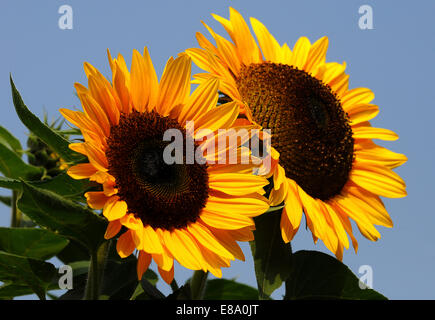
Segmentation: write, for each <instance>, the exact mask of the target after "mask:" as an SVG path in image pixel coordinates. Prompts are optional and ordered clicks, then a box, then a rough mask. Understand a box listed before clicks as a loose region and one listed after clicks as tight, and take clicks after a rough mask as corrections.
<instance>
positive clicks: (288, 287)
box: [284, 242, 293, 300]
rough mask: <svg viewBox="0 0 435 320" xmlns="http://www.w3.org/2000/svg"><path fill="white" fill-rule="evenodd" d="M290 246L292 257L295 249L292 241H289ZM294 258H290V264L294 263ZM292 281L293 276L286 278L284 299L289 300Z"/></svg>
mask: <svg viewBox="0 0 435 320" xmlns="http://www.w3.org/2000/svg"><path fill="white" fill-rule="evenodd" d="M288 247H289V251H290V257H292V256H293V250H292V243H291V242H289V243H288ZM292 260H293V259H290V264H292V263H293V262H292ZM291 267H292V266H291V265H290V266H289V268H290V269H291ZM291 282H292V278H291V275H290V276H289V277H288V278H287V279H286V280H285V283H284V284H285V294H284V300H289V295H288V293H289V291H290V285H291Z"/></svg>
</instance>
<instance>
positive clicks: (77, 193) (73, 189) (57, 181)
mask: <svg viewBox="0 0 435 320" xmlns="http://www.w3.org/2000/svg"><path fill="white" fill-rule="evenodd" d="M27 183H28V184H29V185H32V186H34V187H36V188H39V189H44V190H48V191H52V192H54V193H56V194H58V195H61V196H64V197H67V198H79V197H81V196H83V194H84V193H85V192H86V191H87V190H89V189H90V184H89V181H87V180H75V179H73V178H71V177H70V176H68V174H67V173H61V174H59V175H57V176H56V177H54V178H49V179H46V180H43V181H28V182H27ZM0 187H3V188H7V189H11V190H17V191H22V184H21V181H20V180H18V179H11V178H6V177H0Z"/></svg>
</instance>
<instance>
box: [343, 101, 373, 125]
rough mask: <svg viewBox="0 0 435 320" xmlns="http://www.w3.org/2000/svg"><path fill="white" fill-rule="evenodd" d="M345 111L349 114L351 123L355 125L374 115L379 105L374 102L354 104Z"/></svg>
mask: <svg viewBox="0 0 435 320" xmlns="http://www.w3.org/2000/svg"><path fill="white" fill-rule="evenodd" d="M345 111H346V112H347V114H348V115H349V118H350V123H351V125H355V124H358V123H362V122H365V121H369V120H371V119H373V118H374V117H376V116H377V115H378V113H379V107H378V106H376V105H374V104H356V105H352V106H351V107H350V108H349V109H347V110H345Z"/></svg>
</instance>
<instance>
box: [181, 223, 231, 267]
mask: <svg viewBox="0 0 435 320" xmlns="http://www.w3.org/2000/svg"><path fill="white" fill-rule="evenodd" d="M187 230H188V231H189V232H190V234H191V235H192V236H193V237H194V238H195V239H196V241H198V242H199V243H200V244H202V245H203V246H204V247H206V248H208V249H209V250H211V251H213V252H214V253H216V254H218V255H220V256H222V257H225V258H228V259H232V260H234V256H233V255H232V254H231V253H230V252H229V251H228V250H227V249H226V248H225V247H224V246H222V244H220V243H219V241H217V239H216V237H215V236H214V235H213V234H212V233H211V232H210V230H209V229H208V228H207V227H206V226H204V225H203V224H201V223H198V222H197V223H192V224H190V225H189V226H188V227H187Z"/></svg>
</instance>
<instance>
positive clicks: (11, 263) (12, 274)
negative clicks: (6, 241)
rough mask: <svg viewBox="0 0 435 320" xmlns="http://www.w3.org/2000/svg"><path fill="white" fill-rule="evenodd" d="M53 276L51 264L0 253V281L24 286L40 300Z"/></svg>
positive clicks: (54, 272)
mask: <svg viewBox="0 0 435 320" xmlns="http://www.w3.org/2000/svg"><path fill="white" fill-rule="evenodd" d="M55 274H56V268H55V267H54V266H53V265H52V264H51V263H48V262H45V261H41V260H36V259H32V258H27V257H22V256H18V255H15V254H10V253H7V252H4V251H0V281H3V282H8V281H12V282H13V283H18V284H26V285H27V286H29V287H30V288H32V290H33V292H35V293H36V294H37V295H38V297H39V298H40V299H45V293H46V291H47V288H48V286H49V285H50V283H51V281H52V279H53V277H54V276H55Z"/></svg>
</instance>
